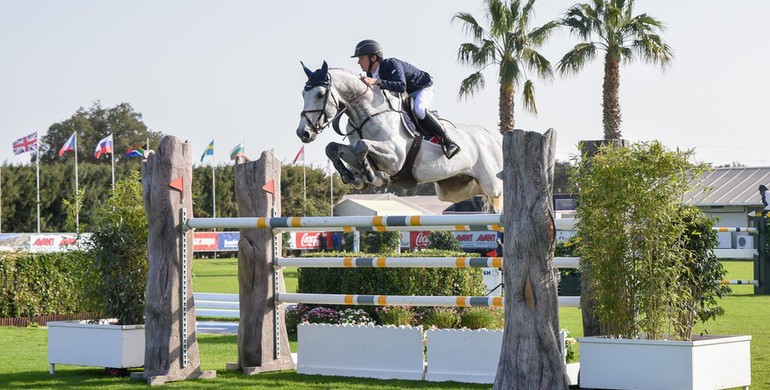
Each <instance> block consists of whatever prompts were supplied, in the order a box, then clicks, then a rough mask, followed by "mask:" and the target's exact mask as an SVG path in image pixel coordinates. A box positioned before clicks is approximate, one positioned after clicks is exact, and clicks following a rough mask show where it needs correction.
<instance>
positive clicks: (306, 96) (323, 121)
mask: <svg viewBox="0 0 770 390" xmlns="http://www.w3.org/2000/svg"><path fill="white" fill-rule="evenodd" d="M300 63H302V62H300ZM302 68H303V69H304V70H305V74H306V75H307V82H306V83H305V89H304V91H302V99H303V100H304V101H305V106H304V107H303V108H302V112H301V113H300V119H299V126H298V127H297V136H298V137H299V138H300V139H301V140H302V142H304V143H309V142H313V140H315V137H316V135H318V134H320V133H321V132H322V131H323V130H324V129H325V128H326V127H327V126H329V124H330V123H331V121H332V119H333V118H334V116H335V115H336V114H337V111H339V107H338V105H337V104H336V101H337V100H338V99H337V98H335V97H334V96H333V92H332V83H331V76H330V75H329V66H328V65H327V64H326V61H324V63H323V65H322V66H321V69H317V70H316V71H315V72H313V71H311V70H310V69H308V68H307V67H306V66H305V64H304V63H303V64H302Z"/></svg>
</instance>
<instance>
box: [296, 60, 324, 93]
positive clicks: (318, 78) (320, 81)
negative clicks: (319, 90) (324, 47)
mask: <svg viewBox="0 0 770 390" xmlns="http://www.w3.org/2000/svg"><path fill="white" fill-rule="evenodd" d="M300 64H302V68H303V69H304V70H305V74H306V75H307V82H306V83H305V91H309V90H310V89H312V88H314V87H318V86H326V87H328V86H329V83H330V82H329V66H328V65H326V61H324V63H323V65H321V69H316V71H315V72H313V71H311V70H310V69H308V68H307V66H305V64H304V63H303V62H302V61H300Z"/></svg>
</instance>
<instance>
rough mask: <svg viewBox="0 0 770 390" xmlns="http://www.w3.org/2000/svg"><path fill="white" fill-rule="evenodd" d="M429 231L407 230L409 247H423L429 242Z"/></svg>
mask: <svg viewBox="0 0 770 390" xmlns="http://www.w3.org/2000/svg"><path fill="white" fill-rule="evenodd" d="M429 236H430V232H409V242H410V244H411V245H410V246H409V247H410V248H419V249H425V248H427V247H428V244H430V238H429Z"/></svg>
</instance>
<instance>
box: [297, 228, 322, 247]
mask: <svg viewBox="0 0 770 390" xmlns="http://www.w3.org/2000/svg"><path fill="white" fill-rule="evenodd" d="M319 234H321V233H320V232H291V242H290V243H289V248H291V249H318V246H319V245H318V235H319Z"/></svg>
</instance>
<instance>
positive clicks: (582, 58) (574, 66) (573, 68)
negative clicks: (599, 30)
mask: <svg viewBox="0 0 770 390" xmlns="http://www.w3.org/2000/svg"><path fill="white" fill-rule="evenodd" d="M594 58H596V44H595V43H593V42H587V43H578V44H577V45H575V47H573V48H572V50H570V51H568V52H567V53H566V54H564V57H562V58H561V60H559V63H558V64H557V65H556V70H557V71H558V72H559V74H575V73H577V72H579V71H580V70H581V69H583V66H584V65H585V64H586V62H587V61H591V60H593V59H594Z"/></svg>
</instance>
